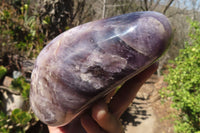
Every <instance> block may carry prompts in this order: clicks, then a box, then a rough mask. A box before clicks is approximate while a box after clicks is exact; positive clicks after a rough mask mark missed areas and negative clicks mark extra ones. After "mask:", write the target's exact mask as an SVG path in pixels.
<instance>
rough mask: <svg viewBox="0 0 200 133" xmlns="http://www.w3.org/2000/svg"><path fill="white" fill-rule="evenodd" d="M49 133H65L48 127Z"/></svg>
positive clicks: (59, 129)
mask: <svg viewBox="0 0 200 133" xmlns="http://www.w3.org/2000/svg"><path fill="white" fill-rule="evenodd" d="M48 129H49V133H65V132H63V131H62V129H61V128H58V127H51V126H48Z"/></svg>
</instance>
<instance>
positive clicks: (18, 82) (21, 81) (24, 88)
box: [11, 76, 30, 100]
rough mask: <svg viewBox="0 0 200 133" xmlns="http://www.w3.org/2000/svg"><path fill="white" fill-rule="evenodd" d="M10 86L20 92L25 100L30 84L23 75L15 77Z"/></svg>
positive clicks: (27, 96)
mask: <svg viewBox="0 0 200 133" xmlns="http://www.w3.org/2000/svg"><path fill="white" fill-rule="evenodd" d="M11 88H12V89H14V90H18V91H20V92H21V95H22V97H23V98H24V99H25V100H27V99H28V98H29V90H30V84H29V83H27V82H26V79H25V78H24V77H22V76H21V77H19V78H16V79H14V80H13V81H12V85H11Z"/></svg>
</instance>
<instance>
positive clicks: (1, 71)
mask: <svg viewBox="0 0 200 133" xmlns="http://www.w3.org/2000/svg"><path fill="white" fill-rule="evenodd" d="M6 72H7V70H6V68H5V67H4V66H0V79H1V78H3V76H4V75H5V74H6Z"/></svg>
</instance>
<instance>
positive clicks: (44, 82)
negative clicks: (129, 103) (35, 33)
mask: <svg viewBox="0 0 200 133" xmlns="http://www.w3.org/2000/svg"><path fill="white" fill-rule="evenodd" d="M171 32H172V31H171V27H170V24H169V22H168V20H167V18H166V17H165V16H164V15H162V14H160V13H157V12H135V13H129V14H124V15H121V16H116V17H113V18H108V19H103V20H99V21H94V22H89V23H86V24H83V25H80V26H77V27H75V28H72V29H70V30H68V31H66V32H64V33H62V34H60V35H59V36H57V37H56V38H55V39H54V40H52V41H51V42H50V43H49V44H48V45H47V46H46V47H45V48H44V49H43V50H42V51H41V53H40V54H39V56H38V57H37V60H36V63H35V68H34V70H33V72H32V82H31V91H30V103H31V107H32V109H33V111H34V113H35V114H36V116H37V117H38V118H39V119H40V120H41V121H43V122H44V123H46V124H48V125H52V126H61V125H65V124H67V123H69V122H70V121H71V120H72V119H73V118H74V117H76V116H77V115H78V114H79V113H80V112H81V111H82V110H84V109H85V108H87V107H88V105H89V104H90V103H92V102H94V101H95V100H96V99H98V98H103V97H104V96H105V95H106V94H107V93H108V92H109V91H111V90H113V89H115V87H116V86H118V85H120V84H121V83H122V82H124V81H126V80H128V79H130V78H131V77H133V76H134V75H136V74H137V73H139V72H141V71H142V70H144V69H145V68H147V67H148V66H149V65H150V64H152V63H153V62H155V61H156V60H157V59H158V58H159V57H160V56H161V55H162V54H163V52H164V51H165V50H166V49H167V48H168V45H169V41H170V39H171ZM127 93H128V92H127Z"/></svg>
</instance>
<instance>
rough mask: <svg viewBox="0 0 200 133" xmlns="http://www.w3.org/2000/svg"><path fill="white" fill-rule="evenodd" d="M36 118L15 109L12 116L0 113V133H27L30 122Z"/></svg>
mask: <svg viewBox="0 0 200 133" xmlns="http://www.w3.org/2000/svg"><path fill="white" fill-rule="evenodd" d="M33 118H34V116H33V114H30V113H28V112H25V111H22V110H21V109H15V110H13V111H12V114H11V115H6V114H5V113H4V112H3V111H0V132H1V133H14V132H15V133H25V131H26V130H27V129H28V128H29V127H30V122H31V120H32V119H33Z"/></svg>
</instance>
